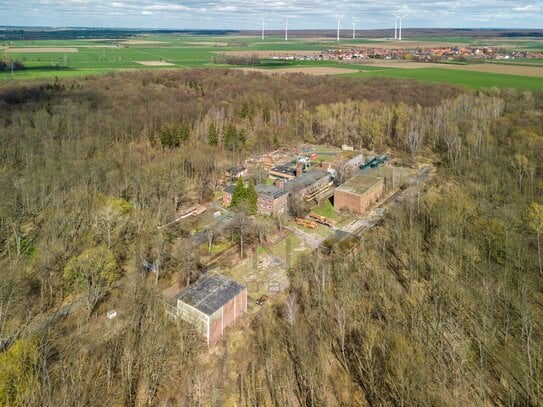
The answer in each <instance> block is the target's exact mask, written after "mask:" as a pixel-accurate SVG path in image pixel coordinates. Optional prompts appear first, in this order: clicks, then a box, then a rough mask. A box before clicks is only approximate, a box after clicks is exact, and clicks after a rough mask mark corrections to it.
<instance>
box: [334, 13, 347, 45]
mask: <svg viewBox="0 0 543 407" xmlns="http://www.w3.org/2000/svg"><path fill="white" fill-rule="evenodd" d="M335 17H336V19H337V40H338V41H339V23H340V21H341V19H342V18H343V17H345V14H344V15H342V16H335Z"/></svg>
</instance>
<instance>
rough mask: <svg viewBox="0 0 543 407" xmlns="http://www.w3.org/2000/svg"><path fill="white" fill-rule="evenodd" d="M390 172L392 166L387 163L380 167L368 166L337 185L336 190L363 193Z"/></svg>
mask: <svg viewBox="0 0 543 407" xmlns="http://www.w3.org/2000/svg"><path fill="white" fill-rule="evenodd" d="M389 173H390V166H387V165H384V166H381V167H378V168H368V169H366V170H364V171H358V172H357V173H356V174H355V176H354V177H352V178H350V179H349V180H348V181H346V182H345V183H343V184H341V185H340V186H339V187H337V188H336V191H338V192H349V193H351V194H356V195H363V194H365V193H366V192H367V191H369V190H370V189H371V187H373V186H374V185H376V184H377V183H378V182H379V181H382V180H383V179H384V178H385V176H386V175H388V174H389Z"/></svg>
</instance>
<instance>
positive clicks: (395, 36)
mask: <svg viewBox="0 0 543 407" xmlns="http://www.w3.org/2000/svg"><path fill="white" fill-rule="evenodd" d="M398 18H400V17H398V15H397V14H394V39H395V40H397V39H398Z"/></svg>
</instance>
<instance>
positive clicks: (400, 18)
mask: <svg viewBox="0 0 543 407" xmlns="http://www.w3.org/2000/svg"><path fill="white" fill-rule="evenodd" d="M396 17H398V20H400V33H399V35H398V41H401V40H402V20H403V19H404V18H405V17H407V14H405V15H403V16H401V17H400V16H396Z"/></svg>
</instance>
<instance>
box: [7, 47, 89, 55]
mask: <svg viewBox="0 0 543 407" xmlns="http://www.w3.org/2000/svg"><path fill="white" fill-rule="evenodd" d="M5 52H16V53H19V54H24V53H29V54H30V53H40V52H41V53H51V52H79V50H78V49H77V48H59V47H56V48H55V47H43V48H41V47H25V48H8V49H6V50H5Z"/></svg>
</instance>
